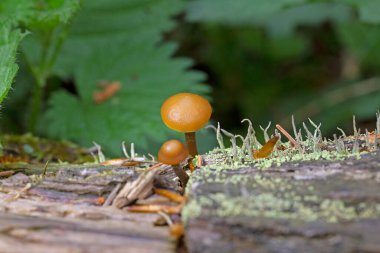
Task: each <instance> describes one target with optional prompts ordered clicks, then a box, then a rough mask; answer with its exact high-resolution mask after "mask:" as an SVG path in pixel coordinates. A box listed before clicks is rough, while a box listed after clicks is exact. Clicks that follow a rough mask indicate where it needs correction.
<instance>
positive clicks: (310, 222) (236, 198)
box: [183, 153, 380, 253]
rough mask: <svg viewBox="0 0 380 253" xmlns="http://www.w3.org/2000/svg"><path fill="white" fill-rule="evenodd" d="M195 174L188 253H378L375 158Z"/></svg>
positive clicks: (378, 161) (379, 161)
mask: <svg viewBox="0 0 380 253" xmlns="http://www.w3.org/2000/svg"><path fill="white" fill-rule="evenodd" d="M207 159H208V158H207V157H206V162H207ZM209 159H210V158H209ZM208 162H209V163H211V162H212V161H210V160H208ZM194 173H195V174H194V175H193V176H194V178H193V179H192V184H191V187H190V189H189V190H190V191H189V199H190V201H189V203H188V204H187V206H186V207H185V210H184V212H183V215H184V219H185V220H186V223H187V225H186V242H187V245H188V249H189V252H192V253H195V252H202V253H207V252H217V253H223V252H295V253H296V252H302V253H303V252H334V253H336V252H347V253H348V252H350V253H351V252H367V253H370V252H371V253H374V252H380V154H379V153H370V154H365V155H362V157H361V158H360V159H357V157H351V158H348V159H346V160H343V161H326V160H317V161H308V162H306V161H305V162H297V163H294V162H293V163H287V164H282V165H280V166H279V167H277V166H272V167H270V168H268V169H265V170H259V169H257V168H255V167H249V166H248V167H243V168H240V169H223V170H220V169H218V168H216V167H215V169H211V170H210V169H209V170H207V171H205V170H202V168H201V169H199V170H197V171H196V172H194Z"/></svg>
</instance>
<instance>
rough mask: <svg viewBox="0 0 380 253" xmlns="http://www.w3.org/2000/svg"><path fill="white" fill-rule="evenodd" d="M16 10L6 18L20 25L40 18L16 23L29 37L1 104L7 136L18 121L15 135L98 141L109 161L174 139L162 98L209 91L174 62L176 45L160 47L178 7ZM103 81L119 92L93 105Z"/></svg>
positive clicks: (52, 0) (117, 3)
mask: <svg viewBox="0 0 380 253" xmlns="http://www.w3.org/2000/svg"><path fill="white" fill-rule="evenodd" d="M6 2H8V3H10V2H12V0H7V1H6ZM9 6H10V7H14V6H12V5H11V4H10V5H9ZM20 6H21V7H22V8H21V9H22V10H21V9H20V10H12V11H18V12H20V13H18V14H19V16H20V17H22V18H24V14H23V13H34V12H36V11H37V10H40V9H41V8H42V9H44V10H45V11H44V12H41V13H39V14H38V15H36V16H34V14H31V15H32V17H38V20H36V19H34V18H32V19H29V18H25V20H23V21H22V22H15V23H16V24H17V25H18V26H19V27H22V28H24V29H27V30H28V31H30V32H31V34H30V35H29V36H27V37H26V38H25V39H24V40H23V42H22V44H21V52H22V57H20V65H21V66H22V67H23V69H22V71H21V72H20V73H19V77H18V78H17V81H16V83H15V86H14V90H15V91H14V92H13V93H12V94H11V96H10V98H9V104H8V103H6V104H5V108H8V107H9V108H11V109H10V110H9V111H7V109H5V110H4V113H5V114H7V112H11V115H9V116H8V117H7V119H9V120H10V121H12V120H13V122H10V123H9V125H8V129H9V128H11V127H12V125H11V123H13V126H16V127H17V126H18V125H19V124H20V122H23V123H24V126H23V127H21V128H20V131H24V130H25V129H28V130H29V131H32V132H37V133H40V134H42V135H47V136H50V137H55V138H63V139H70V140H75V141H77V142H79V143H81V144H83V145H86V146H89V145H92V141H96V142H97V143H99V144H101V145H102V147H103V148H104V150H105V151H106V152H107V153H108V154H116V153H120V152H121V142H122V141H123V140H125V141H127V142H128V143H130V142H134V143H136V145H137V148H138V149H140V150H141V149H144V150H147V149H148V146H149V145H150V143H152V142H153V143H154V142H155V143H157V142H160V141H163V140H165V138H167V137H168V135H169V134H170V133H172V131H170V130H169V129H167V128H166V127H165V126H164V124H163V123H162V121H161V117H160V106H161V104H162V102H163V101H164V100H165V99H166V98H167V97H169V96H170V95H173V94H175V93H177V92H183V91H188V92H194V93H200V94H205V93H206V92H207V91H208V90H209V88H208V87H207V86H206V85H204V84H200V83H201V82H202V80H204V74H203V73H201V72H196V71H191V70H187V69H188V68H190V67H191V65H192V61H191V60H189V59H186V58H176V59H172V57H171V56H172V55H173V53H174V51H175V50H176V47H177V46H176V44H175V43H173V42H165V43H163V42H162V33H163V32H165V31H168V30H171V29H173V28H174V26H175V22H174V20H173V19H172V16H173V15H175V14H177V13H179V12H180V11H182V10H183V9H184V7H185V3H184V2H183V1H177V0H171V1H167V0H166V1H149V0H128V1H124V0H112V1H103V0H88V1H83V2H82V6H81V8H80V10H79V11H78V10H77V9H78V8H79V2H78V1H77V0H68V1H64V0H63V1H62V0H44V1H41V0H34V1H28V2H27V3H26V2H25V5H22V4H20ZM77 7H78V8H77ZM9 11H10V10H7V9H5V11H4V12H5V13H8V12H9ZM21 12H23V13H21ZM42 14H43V15H42ZM25 16H29V14H25ZM22 18H21V19H22ZM70 18H71V22H70V23H67V20H68V19H70ZM102 81H106V82H107V81H108V82H112V81H120V82H121V84H122V88H121V90H120V91H119V92H117V94H115V95H114V96H113V97H112V98H111V99H109V100H108V101H106V102H104V103H101V104H96V103H95V102H94V101H93V94H94V92H96V91H99V90H100V89H101V87H99V84H100V82H102ZM32 83H34V84H32ZM33 85H34V87H33ZM30 96H31V100H30V102H29V106H28V107H27V108H25V100H28V99H27V98H28V97H30ZM16 100H18V101H24V102H19V103H17V102H16ZM16 105H18V106H20V107H19V108H15V106H16ZM3 121H4V119H3ZM2 125H3V126H4V125H5V124H2ZM4 128H5V130H6V126H5V127H4ZM150 152H154V151H150Z"/></svg>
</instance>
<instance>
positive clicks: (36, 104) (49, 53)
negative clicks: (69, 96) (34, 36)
mask: <svg viewBox="0 0 380 253" xmlns="http://www.w3.org/2000/svg"><path fill="white" fill-rule="evenodd" d="M57 33H58V35H57ZM65 37H66V27H63V29H62V30H58V28H55V29H53V30H50V31H48V32H47V33H46V34H45V38H44V39H43V41H42V54H41V60H40V62H39V64H38V66H33V65H32V63H31V62H30V61H29V59H28V57H27V54H24V55H25V58H26V62H27V64H28V65H29V67H30V69H31V72H32V74H33V76H34V79H35V86H34V89H33V93H32V99H31V104H30V112H29V115H30V116H29V121H28V131H29V132H32V133H34V132H35V130H36V126H37V123H38V121H39V119H40V115H41V111H42V102H43V97H44V96H43V91H44V87H45V86H46V80H47V77H48V76H49V74H50V72H51V68H52V67H53V66H54V63H55V61H56V59H57V56H58V55H59V52H60V49H61V47H62V44H63V41H64V39H65Z"/></svg>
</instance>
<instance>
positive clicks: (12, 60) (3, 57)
mask: <svg viewBox="0 0 380 253" xmlns="http://www.w3.org/2000/svg"><path fill="white" fill-rule="evenodd" d="M22 37H23V35H22V33H21V32H20V31H19V30H12V29H11V28H10V26H3V27H1V28H0V103H1V102H2V101H3V99H4V98H5V96H6V95H7V93H8V91H9V89H10V87H11V84H12V82H13V78H14V77H15V75H16V73H17V70H18V66H17V64H16V52H17V47H18V45H19V43H20V41H21V39H22Z"/></svg>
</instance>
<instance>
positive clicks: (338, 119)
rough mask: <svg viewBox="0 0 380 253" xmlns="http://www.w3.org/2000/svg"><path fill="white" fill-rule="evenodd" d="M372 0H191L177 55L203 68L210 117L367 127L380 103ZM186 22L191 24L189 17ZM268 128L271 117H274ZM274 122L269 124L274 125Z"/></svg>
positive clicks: (327, 128) (227, 121)
mask: <svg viewBox="0 0 380 253" xmlns="http://www.w3.org/2000/svg"><path fill="white" fill-rule="evenodd" d="M378 10H380V1H377V0H365V1H361V0H331V1H322V0H314V1H311V0H283V1H277V0H239V1H229V0H194V1H189V5H188V8H187V15H186V18H185V20H186V21H187V22H184V23H183V27H182V29H181V31H178V32H177V33H176V34H174V37H175V38H176V39H178V40H180V41H181V45H182V47H181V48H180V51H179V53H178V54H179V55H185V56H190V57H192V58H194V59H195V60H196V62H197V63H198V65H197V66H196V67H197V68H198V69H200V70H203V71H205V72H207V73H208V74H209V79H208V83H210V84H211V85H212V87H213V97H214V98H215V118H216V120H218V121H220V122H221V125H222V127H225V128H227V129H233V130H234V131H237V132H243V131H244V129H242V125H241V124H240V119H242V118H251V119H253V121H254V123H256V126H257V125H258V124H261V125H266V124H267V122H268V121H272V122H274V123H280V124H282V125H283V126H284V127H286V128H288V129H289V128H290V123H291V121H290V116H291V115H292V114H294V115H295V118H296V122H297V123H299V124H300V123H301V122H302V121H305V120H307V118H308V117H311V118H312V119H313V120H314V121H320V122H322V123H323V124H322V130H323V131H324V132H325V133H326V134H332V133H333V132H336V127H337V126H340V127H342V125H343V127H344V128H345V129H346V130H348V131H349V132H350V131H352V124H351V122H352V120H351V117H352V115H353V114H356V116H357V117H356V118H357V121H358V123H361V124H360V125H359V127H361V128H362V131H364V128H368V129H369V130H373V128H374V126H375V125H374V121H375V112H376V111H377V110H379V108H380V80H379V79H378V78H377V77H378V76H379V73H380V69H379V67H380V66H379V60H380V55H379V52H380V44H379V36H380V26H379V24H380V16H379V15H378ZM189 23H190V24H189ZM272 126H273V124H272ZM272 129H273V127H272Z"/></svg>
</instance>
